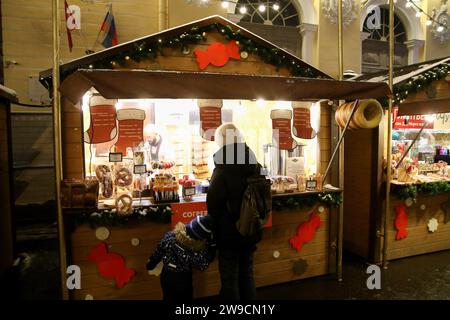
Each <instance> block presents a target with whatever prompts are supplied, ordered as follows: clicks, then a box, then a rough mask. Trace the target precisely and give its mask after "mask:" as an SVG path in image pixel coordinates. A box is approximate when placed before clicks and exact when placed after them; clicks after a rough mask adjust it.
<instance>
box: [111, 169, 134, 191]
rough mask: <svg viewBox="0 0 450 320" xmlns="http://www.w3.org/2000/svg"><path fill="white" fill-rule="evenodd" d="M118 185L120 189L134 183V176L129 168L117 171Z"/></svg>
mask: <svg viewBox="0 0 450 320" xmlns="http://www.w3.org/2000/svg"><path fill="white" fill-rule="evenodd" d="M115 182H116V185H118V186H119V187H127V186H129V185H131V183H132V182H133V176H132V175H131V172H130V170H128V169H127V168H120V169H119V170H117V171H116V181H115Z"/></svg>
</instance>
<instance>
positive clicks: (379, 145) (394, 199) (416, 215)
mask: <svg viewBox="0 0 450 320" xmlns="http://www.w3.org/2000/svg"><path fill="white" fill-rule="evenodd" d="M449 71H450V57H447V58H441V59H436V60H433V61H426V62H423V63H419V64H415V65H411V66H406V67H402V68H399V69H396V70H395V71H394V90H393V92H394V99H395V105H396V108H394V111H393V124H392V125H393V135H392V138H393V139H394V140H393V142H394V143H393V149H392V152H393V155H394V156H393V160H394V161H395V162H393V166H394V168H395V166H396V165H397V164H399V160H400V158H401V154H403V153H407V152H408V146H409V145H412V150H411V151H414V150H415V149H416V148H418V147H419V143H418V142H419V141H415V140H414V138H416V137H420V135H418V133H419V131H420V129H423V128H425V129H426V132H427V135H429V137H432V139H435V136H436V135H435V134H434V132H438V131H434V130H436V129H439V133H438V135H440V137H445V135H447V134H448V132H449V131H448V129H450V127H448V128H447V129H446V124H445V123H446V120H445V119H446V118H447V116H448V115H446V114H442V113H448V112H450V83H449ZM387 79H388V74H387V73H386V72H384V73H383V72H382V73H377V74H373V75H366V76H361V77H358V78H356V80H361V81H387ZM427 114H437V117H436V119H435V120H434V123H433V121H431V119H427V118H426V116H425V115H427ZM439 114H441V115H439ZM427 120H430V121H431V122H430V123H429V124H428V123H427ZM433 126H434V130H433ZM385 127H386V123H384V126H381V125H380V127H378V128H375V129H373V130H367V131H365V132H349V134H348V135H347V136H346V144H345V171H346V172H347V173H348V172H350V169H351V170H352V172H353V173H354V174H352V175H348V174H346V176H345V187H344V189H345V191H344V197H345V194H355V192H361V194H360V196H358V197H352V198H350V197H347V201H346V202H345V205H344V211H345V214H344V218H345V221H346V224H345V227H344V247H345V248H346V249H347V250H349V251H351V252H353V253H356V254H358V255H360V256H362V257H365V258H367V259H368V260H370V261H372V262H377V263H378V262H381V261H382V260H383V255H384V253H385V254H386V255H385V259H386V260H392V259H397V258H403V257H408V256H413V255H418V254H423V253H429V252H434V251H439V250H445V249H450V224H448V223H447V222H448V221H449V216H448V214H449V213H448V209H447V208H448V206H447V204H446V203H448V200H449V195H450V184H449V183H450V180H449V179H448V173H447V170H448V167H447V168H441V169H442V170H440V171H441V172H442V175H440V176H439V177H438V176H436V174H435V173H436V172H432V171H433V167H436V170H435V171H438V170H439V168H437V167H438V164H437V162H438V161H439V160H445V161H446V162H447V163H450V162H448V160H449V158H448V157H447V156H440V155H435V153H436V151H435V149H434V145H431V141H430V144H429V146H428V147H429V148H428V149H427V150H425V149H421V151H420V152H416V153H415V155H416V157H418V160H420V161H421V162H436V163H435V164H434V165H432V164H426V163H423V164H422V163H421V164H418V166H417V169H416V166H415V165H414V166H412V167H411V170H413V172H412V173H411V174H406V175H405V174H404V169H405V168H404V166H405V165H409V162H410V160H408V158H406V160H407V161H405V160H403V161H402V162H401V164H399V168H397V169H396V170H393V174H394V177H395V179H394V180H393V181H391V197H390V207H391V210H389V212H388V214H387V216H386V217H387V230H386V231H384V221H385V220H384V217H385V215H384V212H385V210H384V206H383V201H384V199H385V196H384V195H385V191H384V176H383V161H384V159H385V156H384V155H383V153H384V154H385V152H386V150H385V149H386V146H385V144H384V141H385V138H384V137H385ZM421 132H422V131H421ZM446 132H447V133H446ZM436 137H437V136H436ZM402 139H405V141H407V142H406V144H405V143H404V142H403V141H400V140H402ZM436 141H437V139H436ZM409 156H410V154H408V157H409ZM441 164H442V163H441ZM444 171H445V172H444ZM427 173H428V176H427V177H425V175H426V174H427ZM405 181H407V182H405ZM403 205H405V207H403ZM436 223H437V225H436ZM435 227H437V229H434V228H435ZM398 228H400V229H401V230H403V231H400V232H399V231H398ZM383 235H387V239H386V242H384V239H383ZM384 244H386V245H384Z"/></svg>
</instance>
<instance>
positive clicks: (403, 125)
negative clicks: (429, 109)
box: [392, 108, 433, 129]
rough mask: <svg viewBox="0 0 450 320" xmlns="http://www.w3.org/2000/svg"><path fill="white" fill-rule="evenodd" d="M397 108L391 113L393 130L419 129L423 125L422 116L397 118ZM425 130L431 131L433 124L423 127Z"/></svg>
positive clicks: (423, 119)
mask: <svg viewBox="0 0 450 320" xmlns="http://www.w3.org/2000/svg"><path fill="white" fill-rule="evenodd" d="M397 114H398V108H394V109H393V111H392V121H393V123H392V127H393V129H420V128H422V126H423V125H424V123H425V121H426V120H425V116H424V115H417V116H397ZM425 129H433V123H429V124H427V125H426V126H425Z"/></svg>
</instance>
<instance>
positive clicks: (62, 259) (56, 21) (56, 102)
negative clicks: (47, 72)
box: [52, 0, 69, 300]
mask: <svg viewBox="0 0 450 320" xmlns="http://www.w3.org/2000/svg"><path fill="white" fill-rule="evenodd" d="M52 27H53V71H52V72H53V75H52V81H53V88H52V90H53V140H54V155H55V202H56V211H57V218H58V241H59V269H60V279H61V297H62V299H63V300H68V298H69V292H68V291H67V286H66V270H67V260H66V242H65V233H64V220H63V214H62V207H61V180H62V165H61V163H62V159H61V96H60V94H59V83H60V78H59V51H60V12H59V0H53V1H52Z"/></svg>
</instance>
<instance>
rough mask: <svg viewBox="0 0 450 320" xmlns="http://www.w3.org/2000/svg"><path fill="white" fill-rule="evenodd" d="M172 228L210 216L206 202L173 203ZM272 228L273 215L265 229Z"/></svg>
mask: <svg viewBox="0 0 450 320" xmlns="http://www.w3.org/2000/svg"><path fill="white" fill-rule="evenodd" d="M171 207H172V228H174V227H175V225H176V224H177V223H178V222H181V223H184V224H186V223H188V222H189V221H191V220H192V219H194V218H195V217H196V216H206V215H207V214H208V209H207V207H206V202H205V201H201V202H180V203H172V205H171ZM270 227H272V213H271V214H270V216H269V219H268V220H267V223H266V224H265V225H264V228H270Z"/></svg>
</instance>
